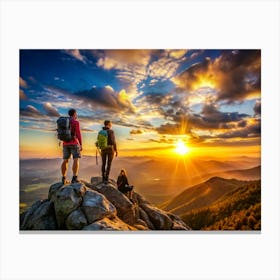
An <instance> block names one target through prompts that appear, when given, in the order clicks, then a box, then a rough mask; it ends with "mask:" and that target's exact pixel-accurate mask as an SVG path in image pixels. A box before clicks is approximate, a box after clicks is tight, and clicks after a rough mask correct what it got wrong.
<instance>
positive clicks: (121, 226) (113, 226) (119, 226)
mask: <svg viewBox="0 0 280 280" xmlns="http://www.w3.org/2000/svg"><path fill="white" fill-rule="evenodd" d="M83 230H109V231H111V230H121V231H130V230H136V229H135V228H134V227H132V226H130V225H128V224H126V223H124V222H123V221H122V220H121V219H119V218H118V217H115V218H113V219H109V218H108V217H105V218H103V219H101V220H98V221H96V222H94V223H91V224H90V225H88V226H85V227H84V228H83Z"/></svg>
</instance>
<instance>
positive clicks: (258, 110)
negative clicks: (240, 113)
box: [253, 100, 261, 117]
mask: <svg viewBox="0 0 280 280" xmlns="http://www.w3.org/2000/svg"><path fill="white" fill-rule="evenodd" d="M253 109H254V112H255V116H256V117H260V116H261V101H260V100H257V101H256V104H255V106H254V108H253Z"/></svg>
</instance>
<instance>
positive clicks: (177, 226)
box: [167, 213, 191, 230]
mask: <svg viewBox="0 0 280 280" xmlns="http://www.w3.org/2000/svg"><path fill="white" fill-rule="evenodd" d="M167 215H168V216H169V218H170V219H171V220H172V222H173V225H172V229H173V230H190V229H191V228H190V227H188V226H187V225H186V224H185V223H184V222H183V221H182V220H181V219H180V218H179V217H178V216H177V215H174V214H171V213H168V214H167Z"/></svg>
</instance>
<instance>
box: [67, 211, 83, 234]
mask: <svg viewBox="0 0 280 280" xmlns="http://www.w3.org/2000/svg"><path fill="white" fill-rule="evenodd" d="M87 224H88V222H87V218H86V216H85V214H84V213H83V211H82V210H81V209H80V208H78V209H77V210H74V211H73V212H72V213H71V214H70V215H69V216H68V217H67V219H66V221H65V225H66V228H67V229H70V230H71V229H73V230H75V229H76V230H78V229H82V228H83V227H84V226H86V225H87Z"/></svg>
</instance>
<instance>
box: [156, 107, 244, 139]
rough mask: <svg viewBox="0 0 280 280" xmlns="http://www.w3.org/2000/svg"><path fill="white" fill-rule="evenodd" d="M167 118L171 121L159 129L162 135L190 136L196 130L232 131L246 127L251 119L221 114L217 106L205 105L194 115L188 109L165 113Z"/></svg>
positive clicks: (235, 113)
mask: <svg viewBox="0 0 280 280" xmlns="http://www.w3.org/2000/svg"><path fill="white" fill-rule="evenodd" d="M164 114H165V118H167V119H169V120H170V121H169V122H167V123H165V124H162V125H161V126H159V127H157V128H156V130H157V132H158V133H160V134H178V135H182V134H188V133H191V132H192V131H194V130H230V129H234V128H236V127H244V126H246V124H247V122H246V119H247V118H249V115H247V114H240V113H238V112H221V111H219V110H218V107H217V105H215V104H205V105H204V107H203V108H202V110H201V112H200V113H199V114H198V113H193V112H191V111H190V110H189V109H188V108H180V109H179V110H171V109H169V110H167V111H165V113H164Z"/></svg>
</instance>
